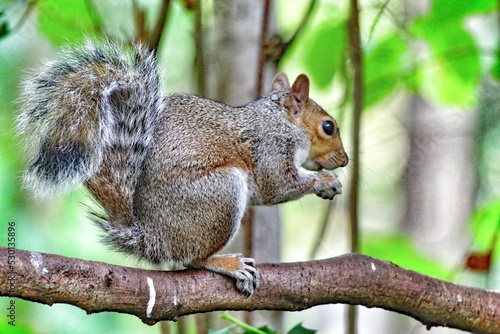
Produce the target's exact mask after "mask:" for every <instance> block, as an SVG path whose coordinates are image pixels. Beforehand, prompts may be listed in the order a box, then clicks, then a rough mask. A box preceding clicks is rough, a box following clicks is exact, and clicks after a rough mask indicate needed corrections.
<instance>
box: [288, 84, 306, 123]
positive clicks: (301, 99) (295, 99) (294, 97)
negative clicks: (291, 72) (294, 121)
mask: <svg viewBox="0 0 500 334" xmlns="http://www.w3.org/2000/svg"><path fill="white" fill-rule="evenodd" d="M308 100H309V78H308V77H307V75H305V74H300V75H299V76H298V77H297V79H295V82H294V83H293V86H292V88H291V90H290V102H292V106H293V113H294V115H295V116H297V115H298V114H300V112H301V111H302V109H303V108H304V105H305V104H306V102H307V101H308Z"/></svg>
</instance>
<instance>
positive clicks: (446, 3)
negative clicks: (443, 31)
mask: <svg viewBox="0 0 500 334" xmlns="http://www.w3.org/2000/svg"><path fill="white" fill-rule="evenodd" d="M497 5H498V0H473V1H471V0H453V1H450V0H434V1H433V2H432V9H431V12H432V13H433V15H435V16H437V17H448V18H449V17H462V16H466V15H469V14H475V13H483V12H490V11H493V10H496V8H497Z"/></svg>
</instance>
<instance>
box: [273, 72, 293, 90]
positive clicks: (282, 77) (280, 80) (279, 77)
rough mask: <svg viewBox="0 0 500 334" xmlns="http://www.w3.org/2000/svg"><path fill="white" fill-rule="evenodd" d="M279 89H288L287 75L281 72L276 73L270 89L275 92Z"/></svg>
mask: <svg viewBox="0 0 500 334" xmlns="http://www.w3.org/2000/svg"><path fill="white" fill-rule="evenodd" d="M279 90H290V81H288V77H287V76H286V74H285V73H283V72H280V73H278V74H276V76H275V77H274V79H273V85H272V91H273V92H276V91H279Z"/></svg>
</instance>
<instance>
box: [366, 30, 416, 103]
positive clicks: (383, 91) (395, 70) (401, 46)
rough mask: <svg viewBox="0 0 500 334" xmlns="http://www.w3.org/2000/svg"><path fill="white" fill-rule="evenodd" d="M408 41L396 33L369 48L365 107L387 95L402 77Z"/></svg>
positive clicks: (367, 53)
mask: <svg viewBox="0 0 500 334" xmlns="http://www.w3.org/2000/svg"><path fill="white" fill-rule="evenodd" d="M406 49H407V45H406V42H405V41H404V40H403V39H402V38H401V37H400V36H399V35H398V34H396V33H394V34H391V35H389V36H387V37H385V38H384V39H383V40H381V41H379V42H378V43H377V44H375V46H374V47H373V48H372V49H367V50H366V53H365V57H364V77H363V80H364V97H363V104H364V107H367V106H370V105H373V104H375V103H377V102H378V101H380V100H382V99H383V98H384V97H386V96H387V95H388V94H389V93H390V92H392V91H393V89H394V88H395V87H396V85H397V83H398V82H399V81H400V79H401V77H402V69H403V57H404V55H405V52H406Z"/></svg>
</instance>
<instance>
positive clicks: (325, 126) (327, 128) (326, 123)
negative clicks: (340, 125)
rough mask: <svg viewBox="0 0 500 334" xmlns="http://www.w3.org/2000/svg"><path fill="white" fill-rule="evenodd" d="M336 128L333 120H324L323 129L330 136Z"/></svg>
mask: <svg viewBox="0 0 500 334" xmlns="http://www.w3.org/2000/svg"><path fill="white" fill-rule="evenodd" d="M334 130H335V125H334V124H333V122H332V121H323V131H325V133H326V134H327V135H328V136H331V135H333V132H334Z"/></svg>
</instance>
